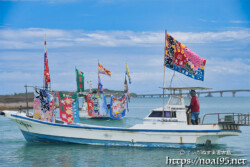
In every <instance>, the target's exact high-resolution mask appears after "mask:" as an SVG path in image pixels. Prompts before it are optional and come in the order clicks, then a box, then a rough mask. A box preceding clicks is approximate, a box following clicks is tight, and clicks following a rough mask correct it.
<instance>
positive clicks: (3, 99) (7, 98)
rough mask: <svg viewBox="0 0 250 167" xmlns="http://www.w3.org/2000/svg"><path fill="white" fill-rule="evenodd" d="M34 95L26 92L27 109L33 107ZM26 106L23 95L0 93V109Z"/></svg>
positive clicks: (15, 108)
mask: <svg viewBox="0 0 250 167" xmlns="http://www.w3.org/2000/svg"><path fill="white" fill-rule="evenodd" d="M33 99H34V95H32V94H28V109H30V108H33ZM20 106H22V108H23V109H26V108H27V103H26V96H25V95H0V110H17V109H19V108H20Z"/></svg>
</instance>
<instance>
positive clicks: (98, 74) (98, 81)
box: [97, 59, 99, 93]
mask: <svg viewBox="0 0 250 167" xmlns="http://www.w3.org/2000/svg"><path fill="white" fill-rule="evenodd" d="M97 73H98V80H97V91H98V93H99V59H98V67H97Z"/></svg>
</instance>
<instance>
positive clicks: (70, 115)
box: [57, 92, 80, 124]
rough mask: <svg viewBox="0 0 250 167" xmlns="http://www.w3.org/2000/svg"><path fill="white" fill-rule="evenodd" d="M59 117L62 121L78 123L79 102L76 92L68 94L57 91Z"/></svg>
mask: <svg viewBox="0 0 250 167" xmlns="http://www.w3.org/2000/svg"><path fill="white" fill-rule="evenodd" d="M57 95H58V101H59V110H60V118H61V119H62V121H64V122H66V123H69V124H72V123H79V122H80V118H79V102H78V95H77V93H74V94H68V93H63V92H58V93H57Z"/></svg>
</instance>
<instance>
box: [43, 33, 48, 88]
mask: <svg viewBox="0 0 250 167" xmlns="http://www.w3.org/2000/svg"><path fill="white" fill-rule="evenodd" d="M46 49H47V48H46V33H45V34H44V52H45V53H46ZM45 53H44V54H45ZM43 61H45V55H43ZM43 63H45V62H43ZM43 71H44V69H43ZM43 73H44V72H43ZM43 89H45V76H44V74H43Z"/></svg>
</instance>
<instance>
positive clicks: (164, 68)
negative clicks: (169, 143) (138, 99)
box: [162, 30, 167, 123]
mask: <svg viewBox="0 0 250 167" xmlns="http://www.w3.org/2000/svg"><path fill="white" fill-rule="evenodd" d="M166 35H167V30H165V45H164V57H163V65H164V67H163V95H162V97H163V98H162V123H164V97H165V71H166V66H165V54H166V53H165V52H166Z"/></svg>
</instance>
